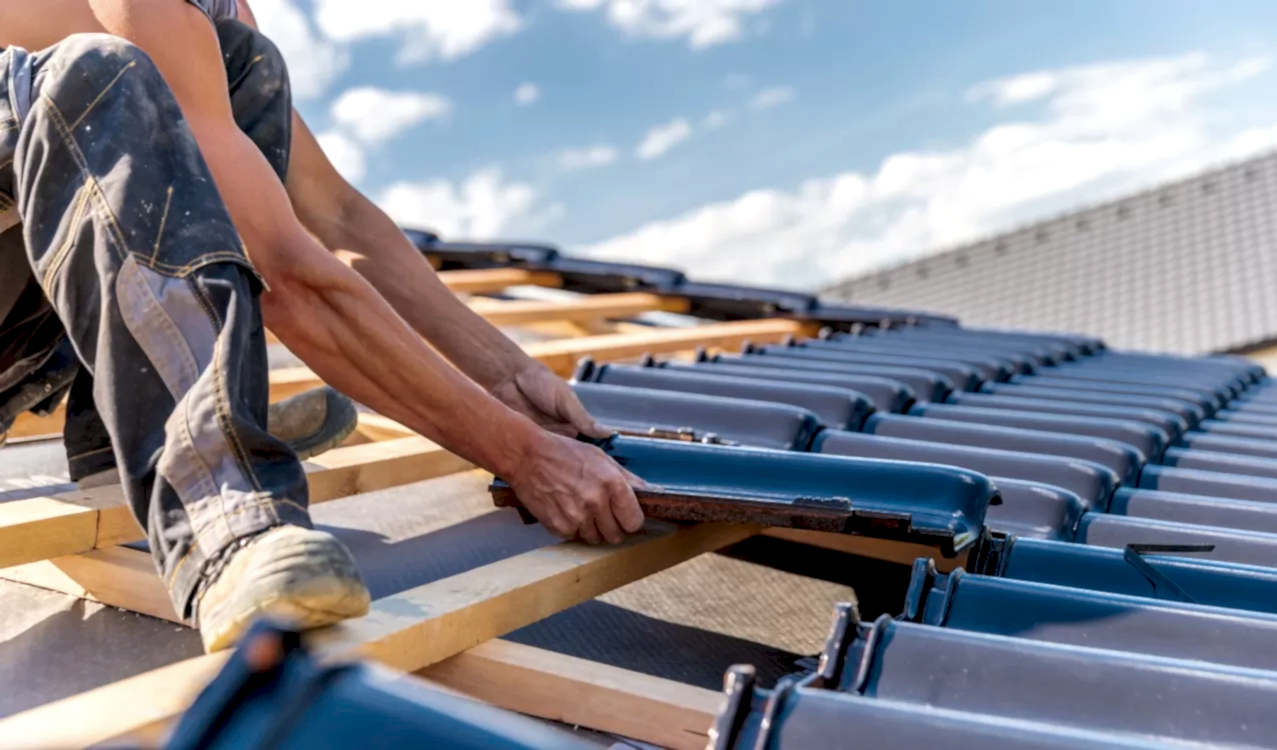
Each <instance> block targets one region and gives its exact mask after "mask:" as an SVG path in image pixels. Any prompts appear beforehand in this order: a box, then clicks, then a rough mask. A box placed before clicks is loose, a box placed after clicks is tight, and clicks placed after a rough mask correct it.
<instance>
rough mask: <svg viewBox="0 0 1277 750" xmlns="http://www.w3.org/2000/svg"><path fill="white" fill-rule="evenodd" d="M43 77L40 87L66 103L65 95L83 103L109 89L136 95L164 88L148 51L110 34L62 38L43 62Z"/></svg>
mask: <svg viewBox="0 0 1277 750" xmlns="http://www.w3.org/2000/svg"><path fill="white" fill-rule="evenodd" d="M44 77H45V82H44V85H43V87H42V88H43V89H44V90H45V92H46V93H51V94H52V96H51V98H53V99H54V101H57V102H58V103H59V104H62V105H64V106H65V105H68V104H70V102H69V101H67V99H84V100H85V101H84V102H83V103H84V104H85V105H86V106H87V105H90V104H91V103H93V102H100V101H101V100H102V99H103V98H105V97H106V95H108V94H111V93H118V94H125V95H130V96H137V95H139V94H142V95H145V94H147V93H149V92H153V91H155V90H157V89H162V90H167V88H168V84H166V83H165V81H164V77H163V76H162V75H160V72H159V70H158V69H157V68H156V67H155V63H154V62H152V60H151V58H150V56H149V55H147V54H146V53H145V52H144V51H142V49H141V48H139V47H138V46H137V45H135V44H133V43H131V42H129V41H127V40H124V39H121V38H119V37H117V36H112V35H110V34H73V35H71V36H69V37H67V38H66V39H64V40H62V41H61V42H60V43H58V45H57V46H56V47H55V48H54V49H53V51H52V53H51V55H50V58H49V60H48V61H47V62H46V63H45V65H44ZM50 89H52V90H53V91H50ZM68 109H69V107H68ZM64 114H66V115H71V116H76V115H75V113H74V112H71V111H67V112H64Z"/></svg>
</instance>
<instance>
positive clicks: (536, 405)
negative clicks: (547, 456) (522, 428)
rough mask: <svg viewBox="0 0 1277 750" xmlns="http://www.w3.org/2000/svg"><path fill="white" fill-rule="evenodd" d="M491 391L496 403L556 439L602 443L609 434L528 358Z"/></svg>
mask: <svg viewBox="0 0 1277 750" xmlns="http://www.w3.org/2000/svg"><path fill="white" fill-rule="evenodd" d="M524 359H525V360H526V363H525V364H523V365H522V366H521V367H519V368H517V369H513V370H512V371H511V372H510V374H509V375H508V376H507V377H506V378H505V379H504V380H502V381H501V382H500V383H498V384H497V385H496V386H494V387H493V388H492V389H491V391H490V392H491V393H492V395H493V396H494V397H496V399H497V400H498V401H500V402H501V403H503V404H505V405H506V406H508V407H510V408H511V409H514V410H515V411H517V412H519V413H520V414H522V415H524V416H525V417H527V418H529V419H531V420H532V421H533V422H535V423H537V424H539V425H541V427H543V428H545V429H546V430H549V431H550V432H553V433H554V434H556V435H562V436H564V437H570V438H574V437H576V436H577V435H578V434H580V435H585V436H586V437H591V438H596V439H600V440H601V439H603V438H605V437H608V436H609V435H611V434H612V432H611V430H609V429H608V428H606V427H604V426H603V425H601V424H599V422H598V421H597V420H595V419H594V417H592V416H590V413H589V412H588V411H586V410H585V407H584V406H582V405H581V400H580V399H579V398H577V396H576V394H575V393H574V392H573V391H572V388H571V387H570V386H569V385H568V384H567V383H566V382H565V381H564V380H563V379H561V378H560V377H558V376H557V375H555V374H554V373H553V372H550V369H549V368H548V367H546V366H545V365H543V364H541V363H540V362H537V361H536V360H534V359H531V358H530V357H526V356H525V357H524Z"/></svg>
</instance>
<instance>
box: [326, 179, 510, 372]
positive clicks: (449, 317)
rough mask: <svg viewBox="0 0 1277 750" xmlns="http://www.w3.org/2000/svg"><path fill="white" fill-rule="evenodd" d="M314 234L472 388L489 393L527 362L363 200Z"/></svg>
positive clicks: (350, 203) (352, 201) (349, 204)
mask: <svg viewBox="0 0 1277 750" xmlns="http://www.w3.org/2000/svg"><path fill="white" fill-rule="evenodd" d="M354 228H357V230H355V231H352V229H354ZM312 231H313V230H312ZM320 231H321V232H322V234H321V233H319V232H317V236H319V239H320V241H321V242H322V243H323V244H325V245H326V246H328V247H329V248H336V249H338V255H339V257H341V258H342V259H343V260H344V261H346V262H347V263H349V264H350V265H351V267H352V268H354V269H355V270H356V271H357V272H358V273H359V274H360V275H362V276H363V277H364V278H366V279H367V280H368V281H369V283H371V284H372V285H373V287H375V288H376V289H377V291H378V292H379V293H380V294H381V295H382V296H383V297H385V298H386V300H387V301H388V302H389V303H390V304H391V305H392V306H393V307H394V308H395V311H396V312H398V313H399V315H401V316H402V317H403V318H404V320H405V321H407V322H408V324H409V325H410V326H412V328H413V329H414V330H416V331H417V333H419V334H420V335H421V336H423V337H424V338H425V339H426V340H427V341H429V342H430V344H431V345H432V346H434V347H435V348H436V349H437V350H438V351H439V352H440V353H441V354H442V355H443V356H445V357H447V358H448V360H449V361H451V362H452V363H453V364H454V365H456V366H457V368H458V369H460V370H461V371H463V372H465V373H466V374H467V375H469V376H470V377H471V378H472V379H474V381H475V382H477V383H479V384H480V385H482V386H483V387H485V388H492V387H493V386H495V385H496V384H497V383H499V382H501V381H502V380H504V379H506V378H508V377H509V376H510V374H511V370H512V369H514V368H517V367H519V366H522V365H524V364H526V363H527V362H528V357H527V355H525V354H524V353H523V350H522V349H521V348H519V346H518V345H517V344H515V343H514V342H513V341H511V340H510V339H509V338H507V337H506V336H505V335H503V334H502V333H501V332H500V331H498V330H497V329H496V328H494V327H493V326H492V325H491V324H489V323H488V322H487V321H486V320H484V319H483V318H482V317H481V316H480V315H478V314H477V313H475V312H474V311H473V310H471V309H470V308H469V307H467V306H466V304H465V303H464V302H462V301H461V300H459V299H458V298H457V296H456V295H455V294H453V293H452V292H451V291H450V290H449V289H448V288H447V287H446V286H445V285H444V284H443V282H442V281H440V279H439V277H438V276H437V275H436V274H435V272H434V270H433V269H432V268H431V267H430V264H429V263H428V262H427V261H426V259H425V258H424V257H423V256H422V255H421V253H420V252H419V251H418V250H417V249H416V248H414V247H413V246H412V244H411V243H410V242H408V240H407V239H406V238H405V237H404V234H403V232H402V231H401V230H400V229H399V227H398V226H396V225H395V223H394V222H393V221H391V220H390V218H389V217H387V216H386V214H385V213H383V212H382V211H381V210H380V209H378V208H377V207H376V206H374V205H373V204H372V203H371V202H369V201H368V200H367V199H366V198H364V197H363V196H360V195H358V194H355V195H354V196H352V197H351V198H350V199H349V200H348V201H347V204H346V206H345V207H344V210H343V212H342V214H340V215H339V218H338V219H337V220H336V221H333V222H332V223H331V224H330V225H329V226H328V227H327V228H326V229H322V230H320Z"/></svg>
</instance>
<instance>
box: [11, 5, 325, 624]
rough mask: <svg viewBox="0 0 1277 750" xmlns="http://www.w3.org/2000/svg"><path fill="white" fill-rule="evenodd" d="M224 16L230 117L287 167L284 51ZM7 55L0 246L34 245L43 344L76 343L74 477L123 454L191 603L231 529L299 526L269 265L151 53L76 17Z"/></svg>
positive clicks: (169, 579)
mask: <svg viewBox="0 0 1277 750" xmlns="http://www.w3.org/2000/svg"><path fill="white" fill-rule="evenodd" d="M217 29H218V34H219V37H220V38H221V42H222V51H223V56H224V59H225V62H226V73H227V81H228V84H229V86H230V92H231V98H232V103H233V105H234V111H235V117H236V120H237V122H238V123H239V125H240V128H241V129H242V130H243V131H244V132H245V133H246V134H247V135H248V136H249V137H251V138H252V139H253V140H254V141H255V142H256V143H257V144H258V146H259V147H260V148H261V150H262V151H263V153H264V154H265V155H266V157H267V159H268V160H269V161H270V163H271V164H272V165H273V166H274V167H275V169H276V171H277V172H278V174H279V175H280V176H281V177H282V176H283V175H284V174H285V173H286V171H287V168H288V149H289V143H290V138H291V127H290V123H291V120H290V116H291V102H290V99H289V87H288V78H287V72H286V67H285V65H284V61H283V59H282V57H281V56H280V55H279V52H278V51H277V50H276V49H275V47H274V46H273V45H271V44H270V42H269V41H267V40H266V39H265V38H264V37H262V36H260V35H259V34H257V33H256V32H253V31H252V30H251V29H249V28H248V27H247V26H245V25H243V24H241V23H238V22H235V21H222V22H219V23H218V25H217ZM0 71H2V72H3V73H4V75H3V76H0V197H3V198H4V199H5V200H0V218H3V214H4V212H5V210H6V209H7V210H8V211H16V212H17V216H16V217H14V216H13V215H12V214H10V223H13V220H14V219H15V218H16V219H17V220H20V224H18V225H17V226H15V227H13V228H11V229H9V230H8V231H6V232H5V233H4V234H3V235H2V236H0V257H3V256H4V254H5V253H10V254H12V253H23V254H25V258H26V262H27V263H28V264H29V266H30V269H31V272H32V273H31V280H30V282H29V283H30V284H38V285H39V288H40V290H41V291H42V292H43V294H44V295H45V298H46V299H47V300H48V302H50V303H51V304H52V308H53V310H54V311H55V312H56V314H57V318H58V320H59V321H60V322H61V324H62V329H63V330H57V327H56V326H55V327H54V328H55V330H54V332H53V333H51V334H47V333H46V334H45V335H50V336H53V337H54V338H55V340H54V341H49V342H45V344H46V345H53V344H55V343H56V339H61V338H62V337H66V338H67V339H69V341H70V343H71V344H72V345H73V347H74V351H75V355H76V356H77V357H78V359H79V360H80V365H81V369H80V374H79V376H77V379H76V381H75V383H74V385H73V387H72V389H71V396H70V402H69V404H68V421H67V429H66V433H65V434H66V438H67V442H68V445H67V452H68V456H69V458H70V463H71V469H72V474H73V477H74V478H79V477H83V476H86V475H88V474H91V473H94V472H96V471H100V470H103V469H106V468H110V467H111V466H118V467H119V469H120V473H121V477H122V481H123V485H124V487H123V488H124V494H125V496H126V497H127V499H128V502H129V504H130V505H131V506H132V509H133V511H134V513H135V514H136V515H137V518H138V521H139V522H140V523H141V524H142V526H143V527H144V528H145V529H146V530H147V534H148V539H149V542H150V547H151V551H152V553H153V555H154V557H155V561H156V564H157V567H158V568H159V570H160V573H161V575H162V576H163V579H164V582H165V584H166V585H167V587H168V589H169V592H170V593H171V595H172V597H173V602H174V604H175V605H176V607H177V611H178V612H179V613H182V614H184V615H185V616H188V617H189V616H190V615H191V608H190V605H191V602H192V598H193V596H194V594H195V593H196V591H197V588H198V586H199V584H200V582H201V580H202V579H203V578H204V577H205V575H206V573H207V571H208V569H209V566H210V565H214V564H216V563H217V561H218V560H219V558H220V557H221V556H223V553H224V552H225V551H226V550H227V549H228V548H230V547H231V545H233V544H235V543H237V542H239V541H240V540H243V539H246V538H249V537H251V536H253V535H255V534H257V533H260V532H262V531H264V530H266V529H269V528H272V527H275V526H278V525H281V524H293V525H299V526H305V527H309V526H310V520H309V516H308V514H307V510H306V504H307V488H306V478H305V475H304V473H303V470H302V467H301V464H300V463H299V462H298V460H297V458H296V456H295V455H294V454H293V453H292V452H291V451H290V450H289V449H288V447H287V446H286V445H284V444H283V443H282V442H280V441H279V440H277V439H275V438H273V437H271V435H270V434H269V433H268V432H267V431H266V410H267V404H268V401H267V399H268V395H269V394H268V388H269V384H268V374H269V373H268V371H267V364H266V343H265V335H264V330H263V326H262V318H261V309H260V306H259V304H258V295H259V294H260V293H261V282H260V279H259V278H258V277H257V275H256V272H255V271H254V269H253V266H252V265H251V263H250V262H249V260H248V257H247V255H246V252H245V249H244V246H243V243H242V242H241V240H240V238H239V235H238V234H237V233H236V231H235V227H234V226H233V225H232V223H231V218H230V215H229V214H228V212H227V210H226V207H225V205H224V204H223V202H222V200H221V198H220V196H219V194H218V192H217V189H216V188H215V186H214V184H213V180H212V175H211V173H210V172H209V169H208V167H207V165H206V164H205V162H204V160H203V158H202V156H201V155H200V151H199V148H198V147H197V145H196V143H195V140H194V138H193V136H192V134H191V130H190V128H189V127H188V126H187V124H186V122H185V121H184V120H183V118H182V114H181V111H180V109H179V108H178V105H177V102H176V100H175V99H174V97H173V94H172V93H171V91H170V90H169V89H168V87H167V85H166V84H165V82H164V80H163V78H162V77H161V76H160V74H159V72H158V71H157V70H156V68H155V66H154V64H153V63H152V62H151V61H150V59H149V58H148V57H147V56H146V55H145V54H144V53H143V52H141V51H140V50H138V49H137V48H136V47H133V46H132V45H130V44H128V43H127V42H124V41H122V40H120V39H117V38H115V37H111V36H105V35H80V36H74V37H70V38H68V39H67V40H65V41H63V42H61V43H60V44H58V45H56V46H54V47H51V48H49V49H47V50H44V51H41V52H38V53H32V54H28V53H26V52H24V51H23V50H19V49H9V50H6V51H4V52H3V53H0ZM9 258H10V260H11V261H12V258H13V256H12V255H10V256H9ZM3 267H4V266H3V264H0V268H3ZM24 270H25V269H24ZM0 333H3V332H2V331H0Z"/></svg>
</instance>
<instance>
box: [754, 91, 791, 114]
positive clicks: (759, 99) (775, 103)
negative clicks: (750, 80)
mask: <svg viewBox="0 0 1277 750" xmlns="http://www.w3.org/2000/svg"><path fill="white" fill-rule="evenodd" d="M797 96H798V92H797V91H794V88H793V87H792V86H772V87H771V88H766V89H763V90H762V91H759V92H758V93H757V94H754V96H753V98H751V99H750V100H749V106H750V108H751V109H753V110H754V111H755V112H761V111H763V110H765V109H771V108H773V107H779V106H781V105H782V104H789V103H790V102H792V101H793V100H794V98H795V97H797Z"/></svg>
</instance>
